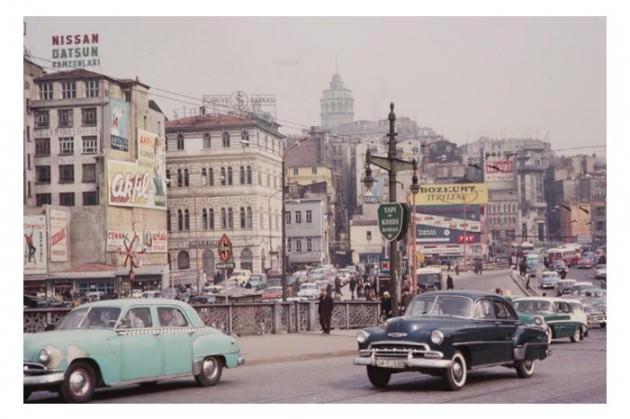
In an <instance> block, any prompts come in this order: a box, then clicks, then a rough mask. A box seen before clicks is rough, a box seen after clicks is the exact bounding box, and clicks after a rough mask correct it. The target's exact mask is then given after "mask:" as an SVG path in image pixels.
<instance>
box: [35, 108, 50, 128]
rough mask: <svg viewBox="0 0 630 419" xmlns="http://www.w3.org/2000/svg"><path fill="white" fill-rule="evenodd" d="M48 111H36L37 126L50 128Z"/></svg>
mask: <svg viewBox="0 0 630 419" xmlns="http://www.w3.org/2000/svg"><path fill="white" fill-rule="evenodd" d="M48 115H49V113H48V111H37V112H35V128H48V126H49V123H50V118H49V116H48Z"/></svg>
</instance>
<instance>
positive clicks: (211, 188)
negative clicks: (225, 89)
mask: <svg viewBox="0 0 630 419" xmlns="http://www.w3.org/2000/svg"><path fill="white" fill-rule="evenodd" d="M278 128H279V126H278V125H277V124H275V123H272V122H268V121H264V120H261V119H258V118H256V117H255V116H252V115H241V116H238V115H221V114H212V115H200V116H193V117H188V118H181V119H177V120H173V121H168V122H167V126H166V137H167V144H168V146H167V152H166V158H167V178H168V179H169V180H168V183H169V188H168V195H169V209H168V230H169V232H170V233H169V257H170V261H171V267H172V270H173V280H174V282H175V283H176V284H194V283H196V282H197V280H199V281H200V283H203V282H205V281H206V280H208V279H210V278H212V277H213V276H214V275H215V274H216V273H217V269H216V264H217V262H218V256H217V250H216V247H217V242H218V240H219V238H220V237H221V236H223V234H226V235H227V236H228V238H229V239H230V240H231V242H232V244H233V261H234V263H235V266H236V269H246V270H249V271H251V272H253V273H260V272H264V271H265V270H266V269H268V268H273V269H279V268H280V267H281V257H280V253H281V248H282V242H281V229H282V225H281V224H280V223H281V222H282V219H281V218H282V217H281V213H282V193H281V190H282V163H281V162H282V156H283V147H284V146H283V140H284V136H283V135H282V134H280V132H279V131H278Z"/></svg>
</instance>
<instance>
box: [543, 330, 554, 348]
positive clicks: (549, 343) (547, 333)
mask: <svg viewBox="0 0 630 419" xmlns="http://www.w3.org/2000/svg"><path fill="white" fill-rule="evenodd" d="M545 335H547V344H548V345H551V341H552V340H553V332H552V331H551V327H549V326H547V328H546V329H545Z"/></svg>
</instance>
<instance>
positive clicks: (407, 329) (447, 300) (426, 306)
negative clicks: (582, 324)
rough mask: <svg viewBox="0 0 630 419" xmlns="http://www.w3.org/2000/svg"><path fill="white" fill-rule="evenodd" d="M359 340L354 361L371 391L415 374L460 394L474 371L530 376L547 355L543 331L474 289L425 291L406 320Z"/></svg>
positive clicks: (366, 333)
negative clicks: (499, 368)
mask: <svg viewBox="0 0 630 419" xmlns="http://www.w3.org/2000/svg"><path fill="white" fill-rule="evenodd" d="M357 342H358V346H359V353H358V356H357V357H355V358H354V361H353V363H354V364H355V365H363V366H365V367H366V369H367V376H368V379H369V380H370V382H371V383H372V385H373V386H375V387H385V386H387V384H388V383H389V380H390V377H391V375H392V374H394V373H399V372H405V371H419V372H421V373H424V374H430V375H435V376H442V377H444V381H445V383H446V384H447V386H448V387H449V388H450V389H451V390H461V389H462V388H463V387H464V385H465V384H466V380H467V377H468V374H469V373H470V372H471V371H472V370H476V369H478V368H483V367H489V366H495V365H503V366H505V367H509V368H513V369H514V370H516V373H517V375H518V376H519V377H521V378H528V377H531V376H532V375H533V374H534V369H535V362H536V360H542V359H545V358H546V357H547V356H548V354H549V351H548V349H549V344H548V343H547V338H546V335H545V332H544V331H543V329H542V328H540V327H538V326H529V325H526V324H523V323H522V322H520V321H519V319H518V317H517V314H516V313H515V311H514V309H513V308H512V305H511V304H510V303H509V302H508V301H506V300H505V299H504V298H502V297H500V296H498V295H496V294H491V293H488V294H486V293H482V292H472V291H436V292H427V293H423V294H421V295H419V296H417V297H415V298H414V299H413V300H412V301H411V303H410V304H409V306H408V307H407V311H406V312H405V315H404V316H402V317H395V318H392V319H389V320H388V321H387V322H386V323H385V325H384V326H383V327H369V328H366V329H363V330H361V331H360V332H359V334H358V335H357Z"/></svg>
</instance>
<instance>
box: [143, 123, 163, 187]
mask: <svg viewBox="0 0 630 419" xmlns="http://www.w3.org/2000/svg"><path fill="white" fill-rule="evenodd" d="M165 145H166V144H165V139H164V138H161V137H160V136H159V135H157V134H154V133H151V132H148V131H144V130H141V129H139V130H138V164H139V165H140V166H145V167H148V168H149V170H150V171H151V172H152V174H153V176H154V179H153V182H154V186H155V189H156V194H157V195H158V196H166V167H165V165H166V147H165Z"/></svg>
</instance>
